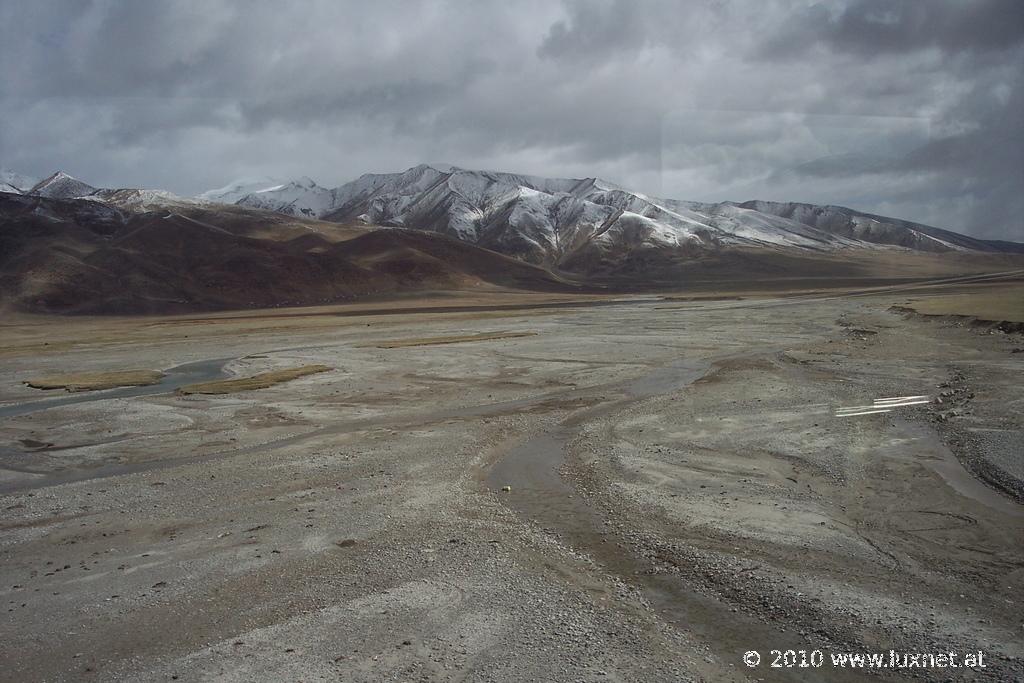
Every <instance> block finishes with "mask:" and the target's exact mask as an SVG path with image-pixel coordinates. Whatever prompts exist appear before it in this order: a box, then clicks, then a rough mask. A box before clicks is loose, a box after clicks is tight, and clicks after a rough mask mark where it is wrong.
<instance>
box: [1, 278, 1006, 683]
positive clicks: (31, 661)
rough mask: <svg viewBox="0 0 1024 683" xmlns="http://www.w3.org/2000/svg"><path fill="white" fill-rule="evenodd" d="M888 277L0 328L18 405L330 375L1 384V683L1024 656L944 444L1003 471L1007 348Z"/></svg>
mask: <svg viewBox="0 0 1024 683" xmlns="http://www.w3.org/2000/svg"><path fill="white" fill-rule="evenodd" d="M920 296H925V294H921V293H920V292H917V291H915V292H914V297H915V298H919V297H920ZM904 303H906V294H905V293H899V292H896V293H891V294H876V295H872V296H859V297H854V298H840V299H830V300H816V299H811V298H807V299H804V300H797V301H794V300H787V301H778V300H764V301H751V300H735V301H734V300H720V301H715V300H705V301H691V302H679V301H675V302H665V301H657V300H651V301H649V302H642V301H641V302H637V301H634V302H630V303H623V304H619V305H602V306H590V307H583V308H568V307H567V308H555V309H546V310H543V311H535V310H520V311H517V310H501V311H492V312H489V313H488V312H483V311H470V312H443V313H435V314H432V315H419V314H412V313H406V314H391V315H363V316H344V317H337V316H335V317H327V316H317V317H313V318H309V319H301V318H293V319H289V320H287V321H280V320H270V319H267V320H265V321H260V320H258V319H253V317H252V316H247V317H246V318H244V319H238V320H231V319H212V320H209V321H206V322H204V323H203V324H198V323H196V322H195V321H178V322H174V321H158V320H145V321H131V322H123V321H122V322H120V323H117V324H118V325H124V326H125V327H124V328H123V330H122V333H120V334H118V335H113V338H112V335H111V333H110V328H111V325H109V324H108V325H104V324H96V323H94V322H93V321H89V320H82V321H76V322H73V323H70V322H68V321H66V320H64V321H51V320H45V319H31V320H26V321H25V322H24V325H23V326H22V327H7V328H5V331H4V342H5V343H6V342H9V343H6V346H7V349H5V350H0V351H2V352H4V355H5V362H4V365H3V368H2V370H0V400H2V401H4V402H5V404H4V406H7V407H9V406H11V405H14V404H15V403H22V402H26V401H30V400H38V399H39V398H40V397H41V396H40V393H39V392H37V391H35V390H33V389H30V388H28V387H24V386H21V385H20V384H19V382H20V381H21V380H22V379H24V378H26V377H28V376H35V375H38V374H41V373H44V372H45V373H61V372H70V371H76V372H84V371H101V370H108V369H116V368H111V364H112V363H115V364H121V365H123V366H126V367H128V366H130V367H133V368H135V367H138V368H145V367H149V368H151V369H157V370H162V369H168V368H171V367H173V366H177V365H181V364H184V363H190V362H195V361H201V360H207V359H214V358H226V357H230V358H235V359H236V360H233V361H230V362H229V363H228V364H227V370H228V371H229V372H230V373H231V374H235V375H239V376H250V375H253V374H256V373H260V372H267V371H272V370H276V369H280V368H287V367H295V366H299V365H304V364H324V365H328V366H330V367H332V368H335V370H334V371H332V372H329V373H323V374H318V375H311V376H308V377H303V378H300V379H296V380H294V381H292V382H289V383H286V384H281V385H278V386H274V387H270V388H267V389H262V390H259V391H252V392H243V393H238V394H231V395H226V396H187V397H184V396H175V395H173V394H167V395H148V396H142V395H137V396H132V395H128V396H125V397H123V398H115V399H110V400H92V401H88V402H79V403H68V404H65V405H60V406H57V407H53V408H51V409H49V410H45V411H35V412H23V413H22V414H14V412H16V411H11V412H10V416H9V417H5V419H4V421H3V423H2V424H0V464H3V465H4V466H5V468H6V469H4V470H3V474H2V478H0V487H2V490H4V491H7V493H6V494H4V495H3V496H2V497H0V505H2V507H3V510H4V513H3V516H2V522H0V553H2V569H0V571H2V573H3V581H2V582H0V593H2V595H3V599H4V603H5V605H6V607H7V609H8V612H7V615H8V618H7V619H6V620H5V621H4V622H3V625H2V627H0V637H2V644H0V658H2V660H3V661H4V662H5V666H4V667H2V668H0V678H2V679H4V680H11V681H28V680H171V679H172V677H175V676H176V677H177V680H199V679H216V680H225V681H233V680H238V681H249V680H321V679H324V680H346V681H349V680H351V681H386V680H481V681H486V680H493V681H506V680H545V681H547V680H554V681H561V680H565V681H576V680H588V681H590V680H594V681H631V680H644V681H665V680H689V679H704V680H746V679H747V677H750V679H751V680H756V679H758V678H763V679H765V680H799V681H810V680H859V679H862V678H863V677H864V675H863V674H862V673H860V672H856V673H849V672H843V671H838V670H835V669H833V668H832V667H831V666H829V665H828V664H826V666H825V667H824V668H821V669H772V668H770V667H768V666H767V661H765V662H763V663H762V665H761V666H760V667H758V668H756V669H749V668H747V667H746V666H744V664H743V662H742V660H741V656H742V654H743V652H744V651H746V650H759V651H760V652H761V653H762V655H767V653H768V651H770V650H771V649H787V648H793V649H806V650H813V649H821V650H823V651H825V652H827V653H828V652H837V651H843V650H862V651H865V650H866V651H887V650H888V649H890V648H893V649H896V650H900V651H909V652H932V651H935V652H944V651H948V650H957V651H960V652H965V651H968V650H979V649H980V650H983V651H984V652H985V653H986V663H987V664H988V668H987V669H986V670H985V671H983V672H973V673H969V674H968V675H967V676H966V677H967V678H970V677H979V678H988V679H991V680H1007V679H1012V677H1013V676H1015V675H1016V676H1019V675H1020V672H1021V670H1022V665H1024V659H1022V658H1024V638H1022V631H1021V629H1022V624H1021V621H1020V613H1021V605H1020V599H1021V592H1022V591H1021V589H1022V588H1024V571H1022V567H1024V543H1022V541H1024V506H1021V505H1019V504H1018V503H1017V502H1014V501H1013V500H1012V498H1011V497H1010V496H1008V495H1006V494H1005V493H1000V492H997V491H995V490H994V489H993V488H991V487H989V486H986V485H984V484H982V483H980V481H979V480H978V479H977V478H976V477H975V476H972V474H971V473H970V472H969V471H968V470H967V469H965V468H964V467H963V466H962V465H961V464H960V460H963V461H964V462H967V463H968V465H969V466H970V465H972V463H974V464H977V463H978V462H981V463H982V464H983V467H981V468H978V467H972V471H974V472H976V473H978V474H981V475H984V474H985V472H996V473H998V475H999V476H1001V477H1004V478H1006V479H1005V480H1006V481H1008V482H1010V483H1011V484H1012V483H1013V482H1014V481H1019V477H1020V476H1021V472H1020V470H1021V465H1020V460H1019V458H1020V453H1022V452H1024V448H1021V446H1022V445H1024V425H1022V424H1021V422H1020V418H1019V416H1020V415H1021V414H1022V413H1024V391H1022V388H1021V387H1024V354H1019V353H1018V354H1013V353H1012V351H1013V349H1014V348H1018V347H1020V346H1022V345H1024V344H1022V341H1021V339H1020V337H1019V336H1016V335H1005V334H999V333H993V334H987V333H985V334H981V333H979V331H978V330H972V329H970V328H967V327H957V326H953V325H949V324H946V323H943V322H941V321H929V320H924V319H919V318H914V317H908V316H905V315H901V314H899V313H897V312H893V311H890V310H889V307H890V306H893V305H901V304H904ZM56 325H60V326H62V327H61V328H60V330H61V331H60V333H59V334H55V335H54V337H58V336H61V335H63V336H64V337H65V338H67V339H68V341H67V342H59V343H57V344H55V348H54V349H53V350H52V351H54V352H53V353H50V354H49V355H44V356H43V359H42V361H40V360H39V358H38V357H36V356H34V355H32V354H34V353H37V352H38V351H39V350H40V349H39V348H38V347H33V346H32V343H31V342H32V340H33V339H35V338H37V337H41V336H46V335H45V330H46V327H47V326H56ZM76 326H77V327H76ZM52 329H54V330H56V329H57V328H56V327H54V328H52ZM516 332H520V333H528V332H530V333H536V334H535V335H532V336H522V337H516V338H501V339H487V340H483V339H476V340H469V341H465V342H462V343H450V344H444V345H426V346H409V347H404V348H403V347H399V348H378V346H379V345H380V342H384V341H386V342H394V341H395V340H401V339H423V338H452V337H455V338H457V337H462V336H469V335H487V334H489V333H502V334H507V333H516ZM118 337H120V338H118ZM42 351H43V352H44V353H47V352H48V350H47V349H42ZM944 392H948V393H946V396H945V399H944V402H943V403H941V404H937V403H934V402H928V403H917V404H914V405H908V406H905V407H899V408H895V409H893V410H891V411H889V412H876V411H870V410H864V411H856V410H853V407H861V406H872V405H875V404H874V402H875V401H878V400H879V399H886V398H892V397H901V396H919V395H921V396H927V397H928V399H929V400H930V401H931V400H933V398H934V397H937V396H938V397H941V396H942V394H943V393H944ZM968 396H970V398H967V397H968ZM950 399H953V400H952V401H951V400H950ZM842 408H846V409H847V410H845V411H844V410H840V409H842ZM0 409H3V406H0ZM857 412H862V413H864V414H851V413H857ZM842 415H850V416H847V417H842ZM958 458H959V459H960V460H958ZM985 468H989V469H987V470H986V469H985ZM98 475H102V476H98ZM69 479H79V481H74V482H72V483H65V484H62V485H51V484H54V483H56V482H60V481H67V480H69ZM504 486H509V487H510V489H511V490H509V491H507V492H503V491H501V489H502V487H504ZM1010 490H1012V486H1011V487H1010ZM903 673H904V674H905V675H906V674H909V673H914V672H903ZM916 673H918V674H919V675H924V676H925V677H926V678H937V679H945V678H947V677H949V676H950V672H949V671H948V670H946V671H941V672H938V673H936V672H934V671H923V670H918V671H917V672H916ZM955 674H956V675H954V676H953V677H954V678H958V677H964V673H963V672H955Z"/></svg>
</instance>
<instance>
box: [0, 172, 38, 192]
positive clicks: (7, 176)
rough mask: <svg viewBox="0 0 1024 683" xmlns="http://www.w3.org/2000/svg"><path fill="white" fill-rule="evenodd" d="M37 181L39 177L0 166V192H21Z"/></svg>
mask: <svg viewBox="0 0 1024 683" xmlns="http://www.w3.org/2000/svg"><path fill="white" fill-rule="evenodd" d="M38 182H39V178H32V177H30V176H27V175H23V174H21V173H18V172H17V171H11V170H9V169H6V168H0V192H12V193H14V194H21V193H23V192H25V191H26V190H28V189H29V188H31V187H32V186H33V185H35V184H36V183H38Z"/></svg>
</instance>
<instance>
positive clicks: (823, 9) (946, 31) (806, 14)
mask: <svg viewBox="0 0 1024 683" xmlns="http://www.w3.org/2000/svg"><path fill="white" fill-rule="evenodd" d="M1022 28H1024V3H1022V2H1020V1H1019V0H927V1H926V2H921V1H920V0H851V2H849V3H848V4H846V5H840V6H838V7H835V8H832V9H830V8H829V7H828V6H827V5H826V4H824V3H822V4H815V5H811V6H809V7H807V8H806V9H803V10H800V11H796V12H794V13H793V15H792V16H790V17H787V18H786V19H785V21H784V22H781V25H780V27H779V28H778V30H777V32H775V33H774V35H771V36H769V37H768V39H767V40H766V41H765V47H766V50H765V52H764V54H765V55H766V56H772V55H773V54H774V55H782V56H789V55H795V56H799V55H801V54H803V53H804V51H805V50H806V48H807V47H808V46H809V45H825V46H829V47H831V48H833V49H836V50H842V51H847V52H851V53H854V54H857V55H860V56H864V57H870V56H874V55H877V54H879V53H906V52H910V51H914V50H920V49H923V48H936V49H939V50H942V51H944V52H946V53H956V52H961V51H966V52H992V51H999V50H1004V49H1006V48H1008V47H1013V46H1015V45H1018V44H1019V43H1020V40H1021V31H1022Z"/></svg>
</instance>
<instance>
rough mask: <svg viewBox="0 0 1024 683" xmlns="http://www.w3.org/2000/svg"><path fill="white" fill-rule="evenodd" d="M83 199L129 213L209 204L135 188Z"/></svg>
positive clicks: (168, 193)
mask: <svg viewBox="0 0 1024 683" xmlns="http://www.w3.org/2000/svg"><path fill="white" fill-rule="evenodd" d="M83 199H91V200H94V201H102V202H104V203H106V204H110V205H111V206H115V207H117V208H119V209H123V210H128V211H155V210H158V209H162V208H166V207H181V206H200V205H203V204H208V203H209V202H204V201H202V200H199V199H192V198H190V197H180V196H178V195H176V194H174V193H171V192H166V191H164V190H140V189H135V188H122V189H117V190H97V191H96V192H95V193H93V194H91V195H89V196H87V197H83Z"/></svg>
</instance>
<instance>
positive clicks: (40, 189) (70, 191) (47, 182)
mask: <svg viewBox="0 0 1024 683" xmlns="http://www.w3.org/2000/svg"><path fill="white" fill-rule="evenodd" d="M95 191H96V188H95V187H93V186H92V185H89V184H88V183H83V182H82V181H81V180H79V179H77V178H73V177H72V176H69V175H68V174H67V173H65V172H64V171H57V172H56V173H54V174H53V175H51V176H50V177H49V178H46V179H44V180H40V181H39V182H38V183H36V184H35V185H33V186H32V187H31V188H30V189H28V190H27V191H26V192H25V194H32V195H36V196H39V197H47V198H49V199H74V198H75V197H85V196H87V195H90V194H92V193H93V192H95Z"/></svg>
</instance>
